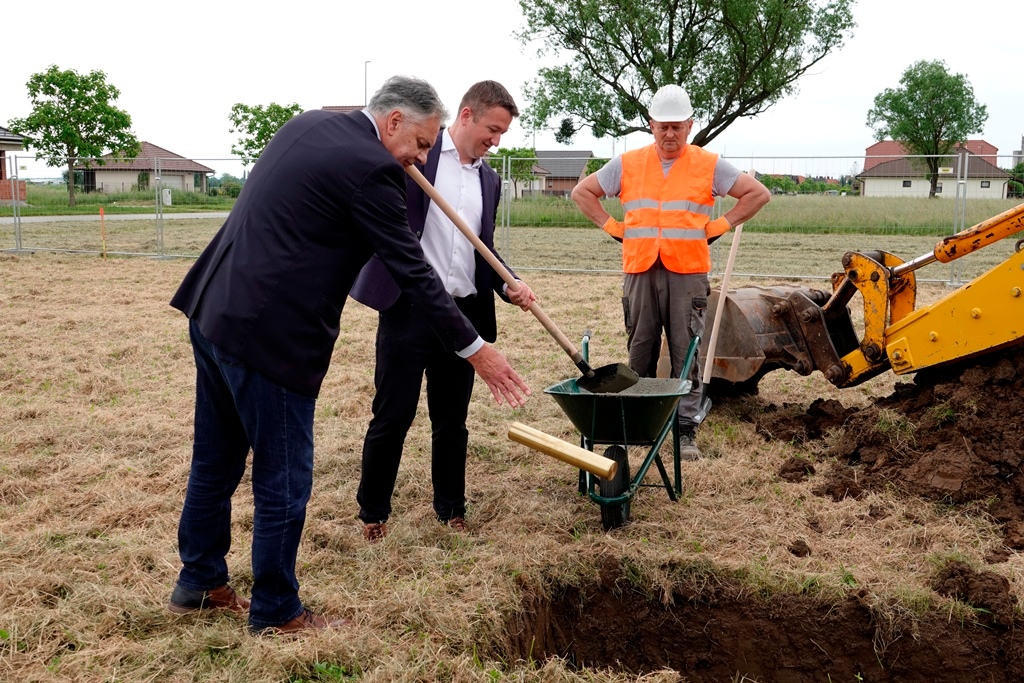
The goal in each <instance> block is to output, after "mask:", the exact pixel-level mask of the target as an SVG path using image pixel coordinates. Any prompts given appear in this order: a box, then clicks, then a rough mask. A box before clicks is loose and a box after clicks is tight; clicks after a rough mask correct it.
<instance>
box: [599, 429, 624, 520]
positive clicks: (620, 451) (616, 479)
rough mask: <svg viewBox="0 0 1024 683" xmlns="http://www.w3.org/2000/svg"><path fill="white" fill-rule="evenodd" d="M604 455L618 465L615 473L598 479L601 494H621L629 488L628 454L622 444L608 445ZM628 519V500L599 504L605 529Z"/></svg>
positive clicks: (605, 496)
mask: <svg viewBox="0 0 1024 683" xmlns="http://www.w3.org/2000/svg"><path fill="white" fill-rule="evenodd" d="M604 457H606V458H610V459H611V460H614V461H615V462H617V463H618V465H619V466H618V467H617V468H616V469H615V475H614V476H613V477H612V478H611V479H600V480H599V481H598V486H599V487H600V493H601V496H602V497H604V498H614V497H616V496H621V495H622V494H623V493H625V492H626V491H628V490H629V456H628V454H627V453H626V449H625V448H623V447H622V446H609V447H608V448H607V449H606V450H605V452H604ZM628 521H629V501H628V500H627V501H626V502H625V503H615V504H612V505H606V504H604V503H602V504H601V526H603V527H604V529H605V531H610V530H612V529H615V528H616V527H620V526H622V525H623V524H625V523H626V522H628Z"/></svg>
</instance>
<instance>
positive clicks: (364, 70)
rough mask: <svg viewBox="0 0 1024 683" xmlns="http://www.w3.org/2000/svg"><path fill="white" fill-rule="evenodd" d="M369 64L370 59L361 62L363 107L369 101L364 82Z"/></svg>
mask: <svg viewBox="0 0 1024 683" xmlns="http://www.w3.org/2000/svg"><path fill="white" fill-rule="evenodd" d="M369 66H370V60H369V59H367V60H366V61H365V62H363V106H364V107H365V106H366V105H368V104H369V103H370V98H369V97H367V93H368V90H367V89H366V83H367V80H366V73H367V69H368V68H369Z"/></svg>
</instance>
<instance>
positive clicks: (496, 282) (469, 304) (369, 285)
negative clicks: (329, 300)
mask: <svg viewBox="0 0 1024 683" xmlns="http://www.w3.org/2000/svg"><path fill="white" fill-rule="evenodd" d="M443 135H444V131H441V133H439V134H438V136H437V140H436V141H435V142H434V146H433V147H432V148H431V149H430V152H429V153H428V154H427V165H426V166H422V167H420V166H419V165H418V164H417V167H419V168H420V170H421V171H422V172H423V175H424V177H425V178H426V179H427V180H429V181H430V182H431V184H433V182H434V179H435V178H436V177H437V164H438V160H439V159H440V158H441V137H442V136H443ZM480 191H481V192H482V200H483V210H482V212H481V218H480V223H481V226H480V240H481V241H482V242H483V243H484V244H485V245H487V247H488V248H489V249H490V250H491V251H492V252H493V253H494V255H495V256H497V257H498V260H501V256H500V255H498V252H496V251H494V223H495V218H496V217H497V215H498V200H499V199H500V198H501V178H499V177H498V174H497V172H496V171H495V170H494V169H493V168H491V167H490V166H489V165H488V164H487V163H483V164H480ZM406 195H407V196H408V202H407V211H408V215H409V227H410V228H412V230H413V232H414V233H415V234H416V237H417V238H421V237H422V236H423V226H424V225H425V224H426V221H427V210H428V209H429V208H430V196H429V195H427V193H426V192H424V191H423V188H421V187H420V186H419V185H417V184H416V181H415V180H413V179H412V178H411V177H409V176H408V175H407V176H406ZM474 255H475V256H476V276H475V282H474V284H475V285H476V292H477V295H476V297H475V298H473V299H472V300H470V301H463V303H462V310H463V312H464V313H465V314H466V316H467V317H468V318H469V320H470V321H471V322H472V323H473V326H474V327H475V328H476V329H477V331H478V332H479V333H480V336H481V337H483V338H484V339H485V340H486V341H489V342H493V341H494V340H495V338H496V337H497V336H498V327H497V323H496V321H495V319H494V297H493V296H492V295H491V291H492V290H493V291H494V292H496V293H497V294H498V296H500V297H501V298H502V299H504V300H505V301H508V297H507V296H505V293H504V292H503V291H502V288H503V286H504V284H505V281H504V280H502V279H501V277H500V276H498V274H497V273H495V272H494V270H493V269H492V268H491V266H490V264H488V263H487V261H486V260H484V257H483V256H481V255H480V253H479V252H474ZM501 262H502V263H504V261H503V260H501ZM510 272H511V269H510ZM513 275H514V274H513ZM400 293H401V291H400V290H399V287H398V285H397V284H395V280H394V278H393V277H391V274H390V273H389V272H388V269H387V268H386V267H385V265H384V263H383V261H381V259H380V258H378V257H376V256H375V257H373V258H371V259H370V261H369V262H368V263H367V264H366V266H364V267H363V270H362V272H361V273H359V277H358V278H357V279H356V282H355V284H354V285H353V287H352V292H351V294H352V298H353V299H355V300H356V301H358V302H360V303H362V304H365V305H367V306H369V307H370V308H373V309H376V310H378V311H386V310H387V309H389V308H391V307H392V306H394V305H395V302H396V301H398V296H399V294H400Z"/></svg>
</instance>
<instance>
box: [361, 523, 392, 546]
mask: <svg viewBox="0 0 1024 683" xmlns="http://www.w3.org/2000/svg"><path fill="white" fill-rule="evenodd" d="M387 535H388V525H387V522H363V538H365V539H366V540H367V541H369V542H370V543H376V542H377V541H380V540H382V539H383V538H384V537H385V536H387Z"/></svg>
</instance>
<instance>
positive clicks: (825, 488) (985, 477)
mask: <svg viewBox="0 0 1024 683" xmlns="http://www.w3.org/2000/svg"><path fill="white" fill-rule="evenodd" d="M1022 415H1024V349H1022V348H1016V349H1010V350H1007V351H1004V352H1001V353H995V354H988V355H985V356H982V357H980V358H977V359H972V360H968V361H964V362H961V363H958V364H956V365H950V366H945V367H942V368H936V369H931V370H924V371H921V372H919V373H917V374H916V375H915V376H914V378H913V381H910V382H901V383H898V384H896V386H895V388H894V391H893V393H892V394H891V395H890V396H887V397H884V398H881V399H878V400H876V401H875V402H874V403H873V404H872V405H871V406H869V407H867V408H846V407H844V406H843V405H842V404H841V403H840V402H838V401H835V400H817V401H815V402H814V403H813V404H811V406H810V407H809V408H805V407H803V406H798V405H793V404H784V405H783V406H781V407H777V406H774V405H770V406H767V407H766V408H765V410H763V411H762V412H759V413H758V414H757V415H752V414H748V415H747V416H746V417H747V418H748V419H750V420H751V421H753V422H754V423H755V425H756V429H757V431H758V432H759V433H760V434H762V435H763V436H764V437H765V438H766V439H781V440H785V441H791V442H795V443H808V444H814V443H816V444H824V446H823V448H821V449H819V450H823V452H825V453H827V454H828V455H830V456H834V457H836V459H837V461H838V462H840V463H844V464H845V465H848V467H834V468H830V469H827V470H826V471H824V472H823V473H822V474H821V475H820V478H821V481H819V482H817V483H816V485H815V487H814V492H815V493H816V494H818V495H822V496H829V497H832V498H833V499H835V500H841V499H842V498H845V497H859V496H861V495H863V494H864V492H866V491H878V490H881V489H883V488H890V489H892V488H895V489H897V490H899V491H902V492H904V493H906V494H908V495H914V496H920V497H922V498H925V499H927V500H934V501H941V502H946V503H951V504H958V505H963V504H969V503H970V504H981V505H984V510H985V511H986V512H987V513H988V514H990V515H992V517H993V518H995V519H996V520H997V521H998V522H1000V523H1002V525H1003V532H1004V536H1005V541H1004V542H1005V545H1006V547H1007V548H1008V549H1012V550H1024V476H1022V466H1024V419H1022V418H1021V416H1022ZM819 469H825V468H819ZM813 472H814V468H813V466H811V464H810V460H803V459H799V458H794V459H792V460H791V461H790V462H787V463H786V464H784V465H783V467H782V468H781V469H780V471H779V476H780V477H781V478H783V479H786V480H788V481H799V480H802V479H804V478H806V477H807V476H810V475H811V474H813ZM1004 552H1005V551H1004ZM997 554H998V553H997ZM991 559H992V561H998V560H999V559H1000V558H999V557H993V558H991ZM1003 559H1005V557H1004V558H1003Z"/></svg>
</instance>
